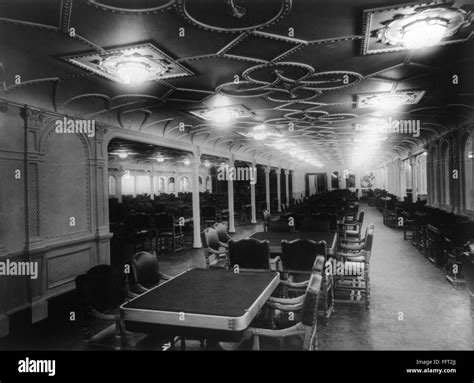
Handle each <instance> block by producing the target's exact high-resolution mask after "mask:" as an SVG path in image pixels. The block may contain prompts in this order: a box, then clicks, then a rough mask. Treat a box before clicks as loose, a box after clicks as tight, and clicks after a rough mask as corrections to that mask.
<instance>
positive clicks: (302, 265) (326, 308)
mask: <svg viewBox="0 0 474 383" xmlns="http://www.w3.org/2000/svg"><path fill="white" fill-rule="evenodd" d="M281 249H282V254H281V264H282V269H283V273H282V274H283V278H284V280H283V281H282V282H281V284H282V286H283V292H284V295H286V291H288V292H290V293H291V292H296V293H298V292H299V293H304V291H305V289H306V288H307V286H308V283H309V279H308V278H309V277H310V276H311V272H312V268H313V267H314V262H315V261H316V258H317V257H318V256H322V257H324V262H326V242H325V241H320V242H314V241H310V240H307V239H295V240H293V241H285V240H283V241H281ZM301 277H303V278H304V279H306V280H303V281H300V280H299V279H301ZM318 310H319V311H318V314H319V315H321V316H322V317H323V323H324V324H327V322H328V319H329V317H330V316H331V314H332V312H333V311H334V292H333V280H332V274H330V273H326V272H324V273H323V274H322V285H321V296H320V299H319V308H318Z"/></svg>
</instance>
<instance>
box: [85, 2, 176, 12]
mask: <svg viewBox="0 0 474 383" xmlns="http://www.w3.org/2000/svg"><path fill="white" fill-rule="evenodd" d="M87 4H88V5H92V6H95V7H97V8H100V9H102V10H104V11H109V12H114V13H122V14H129V15H141V14H150V13H157V12H162V11H165V10H168V9H171V8H172V7H173V6H174V4H175V0H153V1H151V2H150V1H148V0H147V1H144V0H138V1H137V0H135V1H133V2H131V1H120V0H119V1H117V0H88V1H87ZM140 5H142V6H140Z"/></svg>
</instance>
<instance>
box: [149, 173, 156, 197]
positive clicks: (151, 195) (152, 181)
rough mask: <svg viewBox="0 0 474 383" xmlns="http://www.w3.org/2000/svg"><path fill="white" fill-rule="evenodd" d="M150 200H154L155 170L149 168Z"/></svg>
mask: <svg viewBox="0 0 474 383" xmlns="http://www.w3.org/2000/svg"><path fill="white" fill-rule="evenodd" d="M150 199H155V169H154V168H153V165H152V166H151V174H150Z"/></svg>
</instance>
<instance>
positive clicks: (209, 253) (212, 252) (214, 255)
mask: <svg viewBox="0 0 474 383" xmlns="http://www.w3.org/2000/svg"><path fill="white" fill-rule="evenodd" d="M201 241H202V244H203V246H204V247H205V248H206V249H205V253H204V257H205V259H206V267H207V268H212V269H215V268H222V269H224V268H226V267H228V257H227V254H228V252H227V247H226V246H223V244H222V243H221V242H220V241H219V237H218V236H217V232H216V230H215V229H214V228H212V227H208V228H207V229H204V230H203V231H202V232H201Z"/></svg>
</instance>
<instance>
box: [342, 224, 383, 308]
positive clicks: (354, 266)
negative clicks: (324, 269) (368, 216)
mask: <svg viewBox="0 0 474 383" xmlns="http://www.w3.org/2000/svg"><path fill="white" fill-rule="evenodd" d="M373 235H374V225H373V224H370V225H369V226H368V229H367V236H366V240H365V241H364V248H363V249H362V250H360V251H350V250H346V251H341V249H340V250H339V251H337V252H336V256H335V258H336V260H337V261H338V262H343V266H344V267H343V270H344V272H343V273H342V275H341V274H340V273H338V272H336V273H335V275H334V295H335V298H336V300H339V299H340V300H348V301H352V302H354V301H356V302H362V301H363V302H365V305H366V307H367V308H368V307H369V305H370V275H369V266H370V257H371V253H372V243H373Z"/></svg>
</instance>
